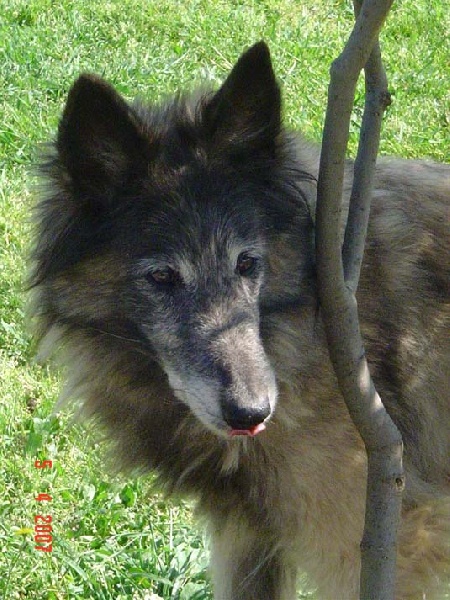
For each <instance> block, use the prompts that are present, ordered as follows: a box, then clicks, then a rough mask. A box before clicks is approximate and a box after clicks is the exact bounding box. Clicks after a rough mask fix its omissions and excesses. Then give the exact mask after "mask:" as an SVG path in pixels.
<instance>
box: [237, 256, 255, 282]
mask: <svg viewBox="0 0 450 600" xmlns="http://www.w3.org/2000/svg"><path fill="white" fill-rule="evenodd" d="M257 264H258V259H257V258H256V257H254V256H251V255H250V254H248V253H247V252H242V253H241V254H239V256H238V259H237V263H236V273H238V275H241V277H249V276H250V275H252V273H254V271H255V269H256V265H257Z"/></svg>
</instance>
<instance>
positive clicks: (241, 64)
mask: <svg viewBox="0 0 450 600" xmlns="http://www.w3.org/2000/svg"><path fill="white" fill-rule="evenodd" d="M280 104H281V102H280V90H279V87H278V84H277V82H276V79H275V76H274V73H273V70H272V66H271V61H270V56H269V52H268V49H267V47H266V46H265V44H263V43H259V44H257V45H255V46H253V47H252V48H251V49H250V50H248V51H247V52H246V53H245V54H244V55H243V56H242V57H241V58H240V60H239V61H238V63H237V64H236V66H235V67H234V69H233V70H232V72H231V74H230V75H229V77H228V78H227V79H226V81H225V83H224V84H223V86H222V87H221V88H220V89H219V90H218V91H217V92H216V93H214V94H212V93H206V94H202V95H200V96H198V97H197V98H196V99H194V100H192V99H186V98H182V97H179V98H177V99H175V100H174V101H172V102H170V103H168V104H166V105H165V106H163V107H159V108H157V109H152V108H146V107H143V106H141V105H133V106H129V105H128V104H127V103H126V102H125V101H124V100H123V99H122V98H121V97H120V96H119V95H118V94H117V92H116V91H115V90H114V89H113V88H112V87H111V86H109V85H108V84H107V83H105V82H104V81H102V80H100V79H98V78H97V77H94V76H90V75H85V76H81V77H80V78H79V79H78V81H77V82H76V83H75V85H74V86H73V88H72V90H71V91H70V94H69V98H68V102H67V105H66V108H65V111H64V114H63V117H62V120H61V123H60V126H59V131H58V137H57V141H56V156H55V157H54V158H53V160H52V161H51V162H50V164H49V166H48V172H49V173H50V177H51V178H52V180H53V188H52V193H51V195H50V196H49V198H48V199H47V200H46V201H44V202H43V203H42V204H41V207H40V215H41V216H40V237H39V241H38V245H37V249H36V258H37V262H36V264H37V267H36V271H35V283H37V284H38V285H40V286H44V287H45V286H47V289H48V293H47V294H45V295H43V296H42V297H45V298H46V300H45V301H46V302H47V304H48V306H47V308H46V312H47V314H51V320H53V322H55V323H62V324H69V326H70V327H71V328H74V327H75V328H76V327H81V328H83V327H86V328H88V327H91V328H93V329H95V328H96V329H98V330H101V331H108V332H110V333H111V334H112V335H121V336H122V337H124V338H125V337H128V338H133V339H139V343H140V344H141V346H144V347H145V348H146V350H147V351H148V354H149V357H152V360H153V359H154V360H155V361H156V362H157V363H158V364H159V365H160V366H161V367H162V369H163V370H164V371H165V373H166V375H167V377H168V381H169V383H170V386H171V388H172V390H173V392H174V393H175V395H176V396H177V397H178V398H179V399H180V400H182V401H183V402H184V403H185V404H186V405H187V406H188V407H189V408H190V409H191V411H192V412H193V413H194V414H195V415H196V416H197V417H198V418H199V419H200V420H201V421H202V422H203V423H204V424H205V425H206V426H207V427H209V428H210V429H213V430H214V431H216V432H220V433H223V434H247V435H254V434H256V433H258V432H259V431H261V430H262V429H264V423H265V421H267V420H268V419H269V418H270V416H271V414H272V413H273V410H274V408H275V403H276V397H277V389H276V382H275V376H274V371H273V368H272V366H271V364H270V361H269V359H268V358H267V355H266V352H265V350H264V347H263V344H262V341H261V314H262V312H263V311H270V310H273V307H274V306H277V304H279V303H286V302H287V303H289V302H290V301H292V300H294V299H296V298H298V294H299V289H300V286H301V280H302V277H303V276H304V273H305V269H306V265H307V264H309V260H310V258H309V257H308V248H309V247H310V242H311V228H310V221H309V219H308V211H307V209H306V207H305V204H304V202H302V193H301V190H300V187H301V186H300V184H299V181H300V180H302V176H301V175H299V173H298V172H296V171H295V169H294V167H293V166H292V161H291V160H290V159H289V156H288V155H289V152H290V150H289V148H288V147H289V142H288V140H287V136H286V134H285V133H284V132H283V131H282V127H281V113H280ZM303 179H304V178H303ZM287 268H289V269H290V272H286V269H287ZM124 331H125V332H127V331H129V333H128V334H127V335H124ZM126 343H127V342H126V341H125V340H124V344H126ZM149 364H151V363H150V362H149Z"/></svg>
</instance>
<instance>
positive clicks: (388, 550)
mask: <svg viewBox="0 0 450 600" xmlns="http://www.w3.org/2000/svg"><path fill="white" fill-rule="evenodd" d="M391 4H392V0H366V1H365V2H364V4H363V5H362V7H361V9H360V10H358V9H359V6H358V7H357V8H356V12H357V18H356V23H355V27H354V29H353V31H352V33H351V35H350V37H349V40H348V42H347V44H346V47H345V48H344V51H343V52H342V54H341V55H340V56H339V57H338V58H337V59H336V60H335V61H334V63H333V65H332V67H331V72H330V74H331V81H330V87H329V92H328V107H327V115H326V120H325V127H324V134H323V146H322V154H321V161H320V170H319V180H318V204H317V230H316V247H317V270H318V282H319V295H320V302H321V308H322V314H323V320H324V324H325V329H326V333H327V340H328V347H329V353H330V358H331V360H332V363H333V366H334V369H335V372H336V376H337V379H338V382H339V386H340V389H341V391H342V394H343V396H344V398H345V401H346V404H347V407H348V410H349V413H350V416H351V418H352V420H353V422H354V423H355V426H356V427H357V429H358V431H359V432H360V434H361V437H362V439H363V441H364V444H365V446H366V450H367V456H368V480H367V502H366V519H365V527H364V535H363V540H362V543H361V549H362V553H361V558H362V567H361V591H360V593H361V598H363V599H364V600H369V599H372V600H375V599H376V600H392V599H393V598H394V588H395V559H396V534H397V528H398V523H399V519H400V510H401V492H402V490H403V487H404V476H403V467H402V440H401V436H400V433H399V431H398V429H397V428H396V426H395V425H394V423H393V422H392V420H391V419H390V417H389V415H388V414H387V412H386V410H385V409H384V406H383V404H382V402H381V399H380V397H379V396H378V394H377V392H376V390H375V387H374V385H373V382H372V379H371V377H370V373H369V368H368V364H367V361H366V358H365V351H364V346H363V343H362V338H361V333H360V329H359V322H358V311H357V304H356V299H355V295H354V292H355V290H356V287H357V284H358V279H359V272H360V266H361V261H362V256H363V248H364V240H365V233H366V229H367V221H368V214H369V206H370V191H371V187H372V179H373V170H374V167H375V159H376V153H377V151H378V141H379V131H380V127H381V117H382V113H383V110H384V108H385V107H386V97H387V96H385V95H384V93H380V91H379V90H380V89H383V90H385V89H386V85H385V78H384V77H383V71H382V68H381V59H380V53H379V48H378V42H377V39H378V33H379V31H380V29H381V27H382V25H383V23H384V20H385V18H386V15H387V13H388V12H389V9H390V6H391ZM369 55H371V58H370V60H369ZM368 60H369V62H368ZM366 64H367V69H366V91H368V93H369V95H368V97H367V101H366V106H365V113H364V126H363V130H362V136H363V137H362V139H361V140H360V148H359V151H358V159H357V165H356V166H355V182H354V187H353V190H352V204H353V206H351V207H350V211H349V215H350V217H349V225H348V228H347V231H346V237H345V246H344V253H345V254H344V257H345V274H346V276H347V279H348V281H346V280H345V278H344V264H343V259H342V254H341V233H340V231H341V210H342V209H341V196H342V185H343V176H344V160H345V151H346V147H347V141H348V130H349V122H350V115H351V111H352V107H353V101H354V93H355V87H356V82H357V79H358V76H359V73H360V71H361V69H362V68H363V67H364V65H366ZM369 139H370V140H371V141H370V143H368V141H369ZM355 202H356V204H355Z"/></svg>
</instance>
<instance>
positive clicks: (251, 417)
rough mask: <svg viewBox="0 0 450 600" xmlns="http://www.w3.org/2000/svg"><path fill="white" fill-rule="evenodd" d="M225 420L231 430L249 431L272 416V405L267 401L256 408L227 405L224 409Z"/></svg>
mask: <svg viewBox="0 0 450 600" xmlns="http://www.w3.org/2000/svg"><path fill="white" fill-rule="evenodd" d="M222 412H223V418H224V419H225V421H226V422H227V424H228V425H229V426H230V427H231V429H233V430H236V431H248V430H251V429H252V428H254V427H255V426H256V425H260V424H261V423H263V421H264V420H265V419H267V417H268V416H269V415H270V412H271V410H270V404H269V400H268V399H267V400H266V401H265V402H264V403H261V404H257V405H255V406H236V405H235V404H231V403H230V404H226V405H225V406H223V408H222Z"/></svg>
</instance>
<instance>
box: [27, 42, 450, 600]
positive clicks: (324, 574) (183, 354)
mask: <svg viewBox="0 0 450 600" xmlns="http://www.w3.org/2000/svg"><path fill="white" fill-rule="evenodd" d="M317 169H318V149H317V148H314V147H312V146H309V145H308V144H307V143H306V142H305V141H304V140H302V139H301V138H299V137H297V136H293V135H291V134H289V133H287V132H286V131H285V130H284V129H283V128H282V125H281V115H280V91H279V88H278V85H277V83H276V81H275V78H274V75H273V71H272V67H271V63H270V57H269V53H268V50H267V48H266V47H265V45H264V44H257V45H256V46H254V47H253V48H252V49H250V50H249V51H248V52H247V53H246V54H244V55H243V56H242V57H241V59H240V61H239V62H238V64H237V65H236V67H235V68H234V70H233V71H232V73H231V75H230V76H229V78H228V79H227V80H226V82H225V83H224V85H223V86H222V87H221V88H220V90H219V91H218V92H217V93H215V94H213V93H203V94H199V95H198V96H195V97H192V98H191V97H189V98H185V97H178V98H176V99H175V100H173V102H171V103H169V104H166V105H164V106H162V107H147V106H143V105H140V104H135V105H131V106H130V105H128V104H127V103H125V101H124V100H123V99H122V98H121V97H120V96H119V95H118V94H117V93H116V92H115V91H114V90H113V88H112V87H110V86H109V85H108V84H106V83H105V82H103V81H102V80H100V79H98V78H96V77H94V76H90V75H84V76H82V77H80V79H79V80H78V81H77V82H76V83H75V85H74V87H73V88H72V90H71V92H70V95H69V99H68V102H67V105H66V108H65V111H64V115H63V117H62V120H61V123H60V126H59V131H58V137H57V140H56V143H55V145H54V151H53V153H52V155H51V157H50V158H49V160H48V162H47V164H46V165H45V167H44V172H45V175H46V178H47V181H48V184H49V187H48V193H47V194H46V196H45V197H44V199H43V200H42V201H41V203H40V204H39V206H38V208H37V223H38V226H37V237H36V247H35V251H34V270H33V274H32V285H33V286H34V288H35V311H36V314H37V315H38V322H39V324H40V334H41V336H42V337H43V338H44V342H43V345H44V347H47V348H48V349H49V350H51V349H52V348H53V347H54V345H55V343H56V342H60V343H62V345H63V347H64V348H65V350H66V362H67V365H68V367H69V372H68V378H69V389H68V391H67V396H68V397H77V398H79V399H81V400H82V401H83V406H84V409H85V410H86V412H87V413H90V414H93V415H95V416H97V417H99V418H100V419H101V420H102V421H103V422H104V423H105V424H106V426H107V428H108V430H109V432H110V437H111V439H112V440H113V441H114V442H115V443H116V444H117V447H118V449H119V452H120V456H121V457H122V460H123V462H124V463H125V464H126V465H127V466H130V467H136V466H138V467H142V468H144V469H155V470H156V471H157V472H158V474H159V475H160V479H161V483H162V485H165V486H166V489H168V490H169V491H173V490H176V491H181V492H184V493H188V494H192V495H193V496H194V497H195V498H196V499H197V500H198V502H199V506H200V509H201V510H202V511H203V512H204V513H205V514H206V515H207V516H208V518H209V521H210V527H211V534H212V546H213V548H212V552H213V559H212V562H213V578H214V583H215V587H216V596H217V598H218V599H219V600H238V599H241V600H244V599H245V600H252V599H253V600H277V599H280V600H288V599H292V598H294V595H295V594H294V588H295V578H296V572H297V568H300V569H302V570H306V571H307V572H308V573H309V575H310V577H311V580H312V582H313V583H314V584H315V585H317V586H318V587H319V591H320V593H321V595H320V597H321V598H330V599H333V600H336V599H337V598H342V599H344V598H345V599H350V598H352V599H354V598H356V597H357V588H358V569H359V553H358V545H359V540H360V537H361V532H362V523H363V512H364V496H365V473H366V462H365V454H364V450H363V447H362V444H361V441H360V439H359V436H358V435H357V433H356V432H355V430H354V428H353V426H352V424H351V422H350V420H349V417H348V415H347V412H346V409H345V406H344V403H343V400H342V398H341V396H340V394H339V392H338V390H337V387H336V383H335V378H334V375H333V372H332V369H331V366H330V364H329V360H328V354H327V351H326V346H325V341H324V335H323V331H322V326H321V322H320V310H319V307H318V301H317V297H316V291H315V269H314V247H313V239H314V224H313V221H314V218H313V217H314V203H315V183H314V182H315V178H316V176H317ZM449 179H450V169H449V167H448V166H444V165H438V164H434V163H427V162H418V161H417V162H412V161H411V162H407V161H400V160H380V164H379V167H378V173H377V181H376V189H375V191H374V195H373V208H372V214H371V222H370V226H369V234H368V240H367V248H366V256H365V263H364V267H363V272H362V277H361V283H360V288H359V291H358V303H359V308H360V316H361V324H362V330H363V333H364V337H365V343H366V347H367V352H368V357H369V362H370V365H371V369H372V374H373V377H374V379H375V383H376V385H377V388H378V390H379V392H380V394H381V396H382V398H383V400H384V402H385V404H386V406H387V408H388V410H389V412H390V414H391V415H392V417H393V418H394V420H395V422H396V423H397V425H398V427H399V428H400V430H401V432H402V434H403V438H404V443H405V465H406V471H407V490H406V494H405V500H404V517H403V524H402V530H401V534H400V549H399V561H398V562H399V573H398V594H397V598H399V599H400V598H401V599H406V598H408V599H415V598H417V599H418V598H422V594H423V593H427V594H428V595H427V598H431V597H432V594H433V593H437V594H439V593H441V592H439V591H436V590H442V585H443V584H444V581H445V579H446V578H448V575H449V566H450V547H449V546H450V485H449V476H450V464H449V462H450V461H449V456H450V418H449V389H450V382H449V377H448V374H449V330H448V325H449V302H448V300H449V275H450V265H449V244H448V239H449V236H448V201H449V196H450V194H449V191H450V184H449ZM350 185H351V165H350V164H349V166H348V174H347V179H346V183H345V194H346V197H348V193H349V187H350ZM236 248H239V249H242V248H244V249H249V250H247V254H248V253H250V254H251V257H252V260H254V261H256V267H255V268H254V269H253V270H252V271H250V272H249V273H245V276H242V277H241V276H238V275H236V272H235V271H233V268H234V267H233V265H231V266H230V264H231V263H230V260H231V259H230V256H234V255H235V254H237V252H238V251H237V250H236ZM233 252H235V254H233ZM244 254H245V253H244ZM239 256H241V255H239ZM154 257H157V259H155V258H154ZM161 257H165V258H164V260H166V262H167V263H168V264H170V265H171V266H172V265H173V263H174V261H175V262H176V261H178V262H176V265H177V268H176V269H174V274H173V273H172V272H171V273H172V274H171V276H173V277H175V279H174V280H173V281H172V282H171V283H170V285H169V287H167V286H166V287H164V286H163V287H161V285H159V286H158V285H155V282H154V280H153V279H152V277H153V273H154V272H155V270H156V271H158V268H157V267H158V265H159V264H160V263H161V260H162V258H161ZM174 257H175V258H174ZM155 261H156V262H155ZM158 261H159V262H158ZM155 264H156V266H155ZM180 264H182V265H183V266H182V267H180V266H179V265H180ZM233 264H234V263H233ZM186 265H187V266H186ZM182 269H184V271H183V270H182ZM163 270H164V269H163ZM191 272H192V279H189V277H190V275H189V273H191ZM180 273H181V274H180ZM186 273H187V275H186ZM150 280H151V282H150V283H149V281H150ZM272 371H273V373H274V374H275V377H276V387H277V389H278V401H277V405H276V408H275V395H276V392H275V387H274V385H275V384H274V380H272V375H271V373H272ZM168 374H169V375H168ZM168 377H171V378H172V379H171V382H172V387H171V386H170V385H169V382H168ZM173 381H181V382H182V385H181V387H182V388H183V389H180V388H179V387H178V386H177V385H174V384H173ZM186 382H188V383H186ZM199 390H200V391H199ZM203 390H213V392H211V398H209V397H205V394H202V393H201V392H202V391H203ZM200 396H201V397H200ZM207 396H208V395H207ZM267 398H269V399H270V414H271V419H270V421H269V420H267V429H266V431H264V432H262V433H260V434H259V435H258V436H257V437H254V438H251V439H247V438H246V439H241V438H230V437H229V436H227V427H228V424H231V423H236V422H237V419H238V417H237V416H236V415H238V414H239V415H240V417H239V418H241V417H242V415H243V414H244V415H245V418H247V417H248V413H249V412H250V413H251V417H252V418H256V417H255V411H256V414H258V413H257V411H258V410H259V409H260V408H261V403H262V402H266V409H267V406H268V405H267ZM194 413H195V414H194ZM272 413H273V414H272ZM242 418H243V417H242ZM248 418H250V417H248ZM238 428H239V429H243V428H244V427H238ZM235 429H236V427H235ZM437 597H438V598H439V595H438V596H437Z"/></svg>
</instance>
